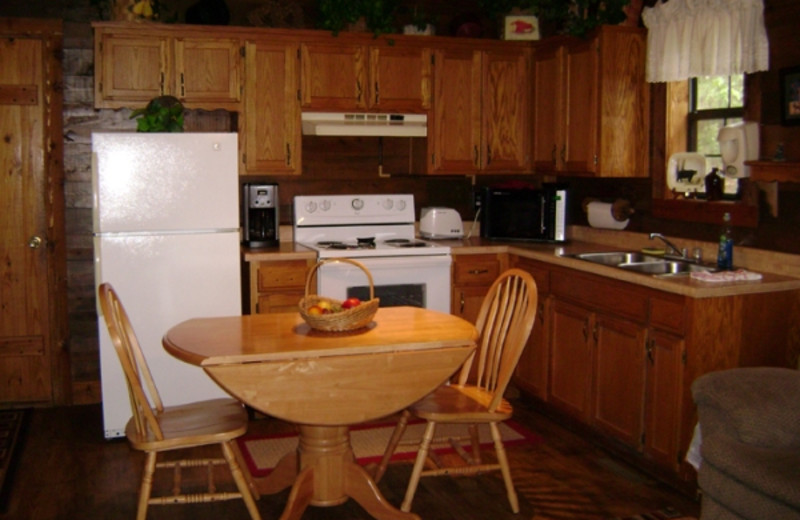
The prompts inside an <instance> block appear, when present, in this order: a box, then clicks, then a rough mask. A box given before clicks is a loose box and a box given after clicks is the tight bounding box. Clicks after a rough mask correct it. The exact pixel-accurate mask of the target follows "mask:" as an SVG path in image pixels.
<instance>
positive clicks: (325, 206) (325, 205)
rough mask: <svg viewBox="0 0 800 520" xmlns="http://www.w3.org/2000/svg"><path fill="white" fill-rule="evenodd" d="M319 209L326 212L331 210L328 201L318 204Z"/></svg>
mask: <svg viewBox="0 0 800 520" xmlns="http://www.w3.org/2000/svg"><path fill="white" fill-rule="evenodd" d="M319 207H320V209H321V210H322V211H328V210H329V209H331V201H329V200H323V201H322V202H321V203H320V205H319Z"/></svg>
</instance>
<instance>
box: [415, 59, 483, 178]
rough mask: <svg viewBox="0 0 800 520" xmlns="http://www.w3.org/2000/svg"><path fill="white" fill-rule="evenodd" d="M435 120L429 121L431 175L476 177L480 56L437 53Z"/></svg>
mask: <svg viewBox="0 0 800 520" xmlns="http://www.w3.org/2000/svg"><path fill="white" fill-rule="evenodd" d="M435 67H436V72H435V88H434V92H435V94H434V117H433V121H430V120H429V121H428V147H429V149H430V160H431V163H430V168H429V171H430V172H432V173H477V172H478V171H479V170H480V166H481V148H482V147H481V83H482V82H481V53H480V52H479V51H474V50H470V49H464V48H457V49H440V50H437V51H436V59H435Z"/></svg>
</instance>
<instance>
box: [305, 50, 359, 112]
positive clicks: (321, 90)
mask: <svg viewBox="0 0 800 520" xmlns="http://www.w3.org/2000/svg"><path fill="white" fill-rule="evenodd" d="M300 52H301V75H300V77H301V78H302V79H301V81H302V88H301V92H302V106H303V108H310V109H322V110H357V109H365V108H367V99H368V98H369V95H370V93H369V91H368V90H369V86H368V82H367V66H366V61H367V56H366V55H365V53H366V48H365V47H364V46H363V45H358V44H347V43H334V42H324V43H322V42H319V43H304V44H301V46H300Z"/></svg>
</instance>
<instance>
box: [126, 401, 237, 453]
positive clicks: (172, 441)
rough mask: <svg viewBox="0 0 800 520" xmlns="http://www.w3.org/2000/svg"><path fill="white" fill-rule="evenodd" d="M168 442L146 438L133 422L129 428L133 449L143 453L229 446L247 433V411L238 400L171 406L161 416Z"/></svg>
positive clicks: (128, 434)
mask: <svg viewBox="0 0 800 520" xmlns="http://www.w3.org/2000/svg"><path fill="white" fill-rule="evenodd" d="M156 417H157V420H158V423H159V425H160V426H161V430H162V432H163V434H164V438H163V439H161V440H159V439H157V438H156V437H155V436H154V435H153V434H152V433H149V434H148V435H147V436H145V437H143V436H142V435H140V434H139V432H137V431H136V422H135V421H134V419H133V418H131V420H130V421H128V424H127V426H126V427H125V435H126V436H127V437H128V440H129V441H130V443H131V445H132V446H133V447H134V448H136V449H139V450H143V451H162V450H170V449H174V448H188V447H192V446H202V445H206V444H210V443H218V442H225V441H228V440H232V439H235V438H237V437H239V436H241V435H244V434H245V433H246V432H247V421H248V418H247V411H246V410H245V409H244V407H242V405H241V403H239V402H238V401H236V400H234V399H227V398H221V399H212V400H209V401H201V402H196V403H188V404H183V405H178V406H167V407H165V408H164V411H163V412H162V413H160V414H158V415H157V416H156Z"/></svg>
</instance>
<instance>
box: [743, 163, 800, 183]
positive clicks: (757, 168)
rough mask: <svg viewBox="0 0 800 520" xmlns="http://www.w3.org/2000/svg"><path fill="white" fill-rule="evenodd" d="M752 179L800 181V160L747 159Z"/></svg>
mask: <svg viewBox="0 0 800 520" xmlns="http://www.w3.org/2000/svg"><path fill="white" fill-rule="evenodd" d="M745 164H746V165H747V166H749V167H750V180H754V181H764V182H773V181H778V182H800V162H784V161H745Z"/></svg>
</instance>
